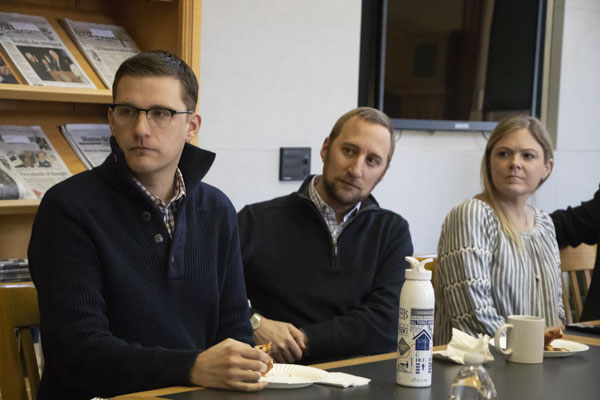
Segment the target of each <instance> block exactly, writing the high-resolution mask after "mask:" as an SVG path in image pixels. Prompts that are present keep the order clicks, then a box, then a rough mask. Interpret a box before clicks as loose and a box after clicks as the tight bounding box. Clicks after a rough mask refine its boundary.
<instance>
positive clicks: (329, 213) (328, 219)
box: [308, 175, 361, 241]
mask: <svg viewBox="0 0 600 400" xmlns="http://www.w3.org/2000/svg"><path fill="white" fill-rule="evenodd" d="M317 179H322V178H321V176H320V175H315V176H314V177H313V178H312V180H311V181H310V184H309V185H308V194H309V196H310V199H311V201H312V202H313V203H314V204H315V206H317V209H318V210H319V212H320V213H321V215H322V216H323V219H324V220H325V223H326V224H327V227H328V228H329V232H330V233H331V237H332V238H333V240H334V241H337V238H338V236H340V234H341V233H342V231H343V230H344V227H345V226H346V225H347V224H348V222H350V220H351V219H352V218H354V216H356V214H358V210H359V209H360V204H361V203H360V202H358V203H356V205H355V206H354V207H352V210H350V211H348V213H347V214H346V215H344V218H343V219H342V222H340V223H339V224H338V222H337V218H336V217H335V211H334V210H333V208H331V207H330V206H328V205H327V203H325V202H324V201H323V199H322V198H321V196H320V195H319V192H317V188H316V187H315V185H316V183H317Z"/></svg>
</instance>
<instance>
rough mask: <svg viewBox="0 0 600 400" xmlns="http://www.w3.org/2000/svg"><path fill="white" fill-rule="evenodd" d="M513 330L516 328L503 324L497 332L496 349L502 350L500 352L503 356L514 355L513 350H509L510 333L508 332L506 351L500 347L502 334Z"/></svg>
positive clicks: (495, 338) (495, 336) (495, 337)
mask: <svg viewBox="0 0 600 400" xmlns="http://www.w3.org/2000/svg"><path fill="white" fill-rule="evenodd" d="M512 328H514V325H513V324H503V325H502V326H500V328H498V329H497V330H496V334H495V335H494V344H495V346H496V349H497V350H500V352H501V353H502V354H506V355H509V354H512V351H513V350H512V349H509V348H508V332H506V349H503V348H502V347H501V346H500V337H501V336H502V332H504V330H505V329H511V330H512Z"/></svg>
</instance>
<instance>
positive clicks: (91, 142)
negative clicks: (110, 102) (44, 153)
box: [60, 124, 111, 169]
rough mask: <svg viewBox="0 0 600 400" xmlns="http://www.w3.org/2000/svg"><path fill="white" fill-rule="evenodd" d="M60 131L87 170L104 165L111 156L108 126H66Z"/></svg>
mask: <svg viewBox="0 0 600 400" xmlns="http://www.w3.org/2000/svg"><path fill="white" fill-rule="evenodd" d="M60 131H61V132H62V134H63V136H64V137H65V139H66V140H67V142H68V143H69V144H70V145H71V147H72V148H73V151H74V152H75V154H77V157H79V159H80V160H81V162H82V164H83V165H84V166H85V167H86V168H87V169H92V168H94V167H97V166H98V165H100V164H102V163H103V162H104V160H106V157H108V155H109V154H110V151H111V150H110V128H109V126H108V124H66V125H62V126H61V127H60Z"/></svg>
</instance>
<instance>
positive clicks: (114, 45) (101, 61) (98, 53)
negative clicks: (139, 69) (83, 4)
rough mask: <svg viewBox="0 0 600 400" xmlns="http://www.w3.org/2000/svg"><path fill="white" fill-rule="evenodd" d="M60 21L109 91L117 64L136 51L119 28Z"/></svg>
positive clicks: (65, 19)
mask: <svg viewBox="0 0 600 400" xmlns="http://www.w3.org/2000/svg"><path fill="white" fill-rule="evenodd" d="M61 22H62V24H63V26H64V27H65V29H66V31H67V32H68V33H69V35H70V36H71V38H72V39H73V41H74V42H75V44H76V45H77V47H79V50H81V52H82V53H83V55H84V56H85V58H87V60H88V62H89V63H90V65H91V66H92V67H93V68H94V70H95V71H96V73H97V74H98V76H99V77H100V79H102V82H103V83H104V84H105V85H106V87H107V88H109V89H111V88H112V84H113V81H114V79H115V73H116V72H117V69H118V68H119V66H120V65H121V63H122V62H123V61H125V60H126V59H127V58H129V57H131V56H134V55H136V54H138V53H139V52H140V49H138V47H137V46H136V44H135V43H134V41H133V39H132V38H131V37H130V36H129V35H128V34H127V32H126V31H125V28H123V27H122V26H117V25H104V24H95V23H91V22H81V21H73V20H70V19H68V18H64V19H62V20H61Z"/></svg>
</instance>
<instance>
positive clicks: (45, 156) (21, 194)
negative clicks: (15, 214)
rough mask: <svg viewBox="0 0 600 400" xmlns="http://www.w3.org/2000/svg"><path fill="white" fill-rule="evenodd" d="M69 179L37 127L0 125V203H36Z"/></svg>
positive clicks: (43, 134) (51, 147) (44, 136)
mask: <svg viewBox="0 0 600 400" xmlns="http://www.w3.org/2000/svg"><path fill="white" fill-rule="evenodd" d="M70 176H71V172H70V171H69V169H68V168H67V166H66V165H65V163H64V162H63V160H62V159H61V158H60V155H59V154H58V153H57V152H56V149H54V147H53V146H52V144H51V143H50V141H49V140H48V137H46V134H45V133H44V131H43V130H42V128H41V127H39V126H17V125H0V199H3V200H5V199H40V198H42V196H43V195H44V193H46V191H47V190H48V189H50V187H52V186H54V185H55V184H57V183H58V182H60V181H62V180H63V179H66V178H68V177H70Z"/></svg>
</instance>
